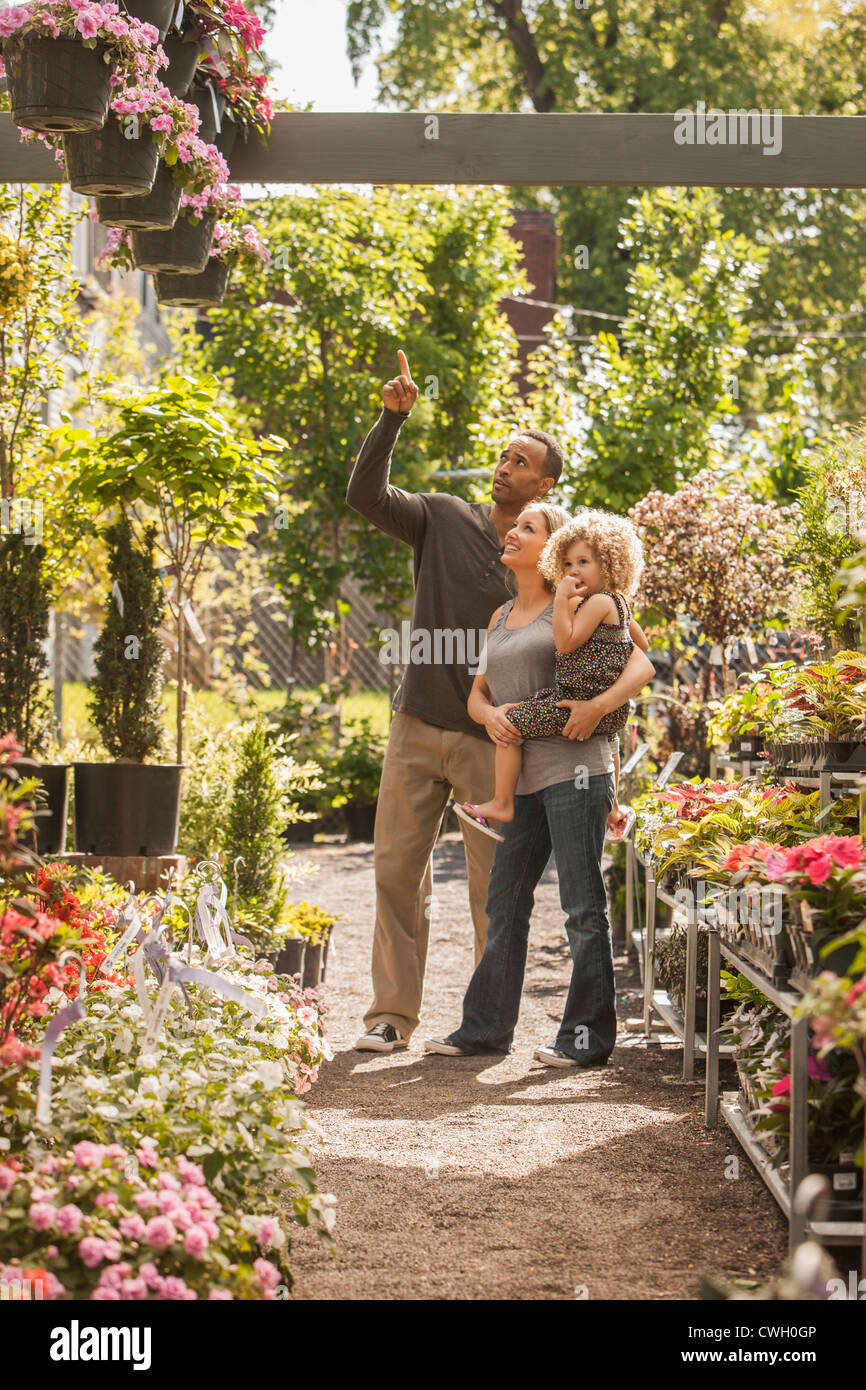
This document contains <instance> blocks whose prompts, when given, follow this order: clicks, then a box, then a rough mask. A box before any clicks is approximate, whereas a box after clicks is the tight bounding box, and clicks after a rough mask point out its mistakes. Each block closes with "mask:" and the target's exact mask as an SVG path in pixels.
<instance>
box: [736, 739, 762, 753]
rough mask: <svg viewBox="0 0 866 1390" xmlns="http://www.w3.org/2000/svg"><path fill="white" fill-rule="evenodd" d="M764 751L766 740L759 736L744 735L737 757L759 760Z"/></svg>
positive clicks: (739, 743)
mask: <svg viewBox="0 0 866 1390" xmlns="http://www.w3.org/2000/svg"><path fill="white" fill-rule="evenodd" d="M763 751H764V740H763V739H762V738H761V737H760V736H759V735H758V734H743V736H742V737H741V738H740V739H739V741H738V748H737V755H738V757H740V758H757V756H758V754H759V753H763Z"/></svg>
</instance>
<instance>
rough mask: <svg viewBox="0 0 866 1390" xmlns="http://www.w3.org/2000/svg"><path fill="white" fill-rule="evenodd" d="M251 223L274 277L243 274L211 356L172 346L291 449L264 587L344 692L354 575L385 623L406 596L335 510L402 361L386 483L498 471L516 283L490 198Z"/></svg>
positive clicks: (507, 412) (403, 195) (304, 207)
mask: <svg viewBox="0 0 866 1390" xmlns="http://www.w3.org/2000/svg"><path fill="white" fill-rule="evenodd" d="M249 212H250V214H251V216H252V217H253V218H254V220H255V222H256V224H257V226H258V228H259V231H260V234H261V235H262V238H263V240H264V242H265V244H266V246H267V247H268V249H269V250H270V252H271V255H272V261H271V264H270V265H269V266H261V267H257V266H253V267H251V268H244V269H241V268H240V267H239V269H238V272H237V274H236V277H235V278H234V280H233V283H232V286H231V288H230V291H229V294H228V295H227V297H226V300H225V302H224V304H223V305H222V306H221V307H220V308H218V309H214V310H211V311H210V313H209V316H208V321H209V332H208V338H207V340H206V341H205V342H204V343H203V344H198V343H195V342H190V340H189V339H188V338H187V339H185V340H182V341H185V343H186V346H185V353H186V357H185V360H187V361H188V362H191V363H200V364H201V365H202V366H203V367H204V368H206V369H209V370H212V371H213V372H215V373H217V374H220V375H223V376H224V378H225V380H226V382H227V384H229V385H230V386H231V388H232V390H233V391H234V393H235V395H236V396H237V398H238V400H239V401H240V402H241V404H242V406H243V408H244V410H245V411H246V412H247V414H248V418H249V420H250V421H251V424H252V425H253V427H254V428H255V429H256V430H264V431H267V430H272V429H279V430H280V432H281V433H282V434H283V435H284V436H285V437H286V439H287V440H288V442H289V446H290V471H289V473H288V474H287V476H286V488H287V493H288V499H289V505H288V506H287V507H284V508H283V509H282V510H281V511H280V512H279V513H277V514H275V515H274V517H273V518H272V523H271V526H270V528H269V531H268V537H267V539H268V542H269V545H270V547H271V549H272V552H273V556H274V562H273V573H274V577H275V579H276V581H277V583H278V585H279V587H280V589H281V591H282V593H283V595H284V597H285V600H286V603H287V606H288V607H289V608H290V610H291V619H292V629H291V631H292V636H293V638H294V639H295V641H296V642H297V643H298V644H299V646H300V647H301V649H303V647H306V646H313V645H320V644H322V643H323V642H325V641H331V640H332V642H333V650H332V651H330V652H329V655H328V662H329V665H328V670H327V672H326V675H327V677H328V679H336V678H338V677H339V676H340V674H341V673H342V672H343V671H344V669H345V667H346V662H347V657H348V650H349V649H348V638H347V634H346V632H345V624H344V622H343V619H344V618H345V615H346V613H347V612H348V610H349V604H348V601H347V599H346V597H345V594H344V586H345V581H346V577H347V576H348V575H349V574H352V575H354V576H356V577H357V578H358V579H359V580H360V581H361V582H362V584H363V585H364V586H365V587H366V589H367V591H368V592H369V593H370V595H371V596H373V597H374V598H375V600H376V601H377V602H381V600H382V595H383V594H384V595H387V602H388V604H389V607H391V608H392V610H393V611H394V612H395V614H396V613H397V612H403V611H404V609H405V605H406V604H407V602H408V599H409V596H410V593H411V580H410V577H409V567H408V565H407V562H406V561H407V557H406V551H405V547H403V546H400V545H398V544H397V543H396V542H393V541H390V540H389V539H387V538H386V537H383V536H382V535H381V534H380V533H379V532H377V531H376V530H375V528H373V527H371V526H369V524H368V523H366V522H364V521H362V520H360V519H359V518H358V517H357V516H356V515H355V513H354V512H352V511H351V510H350V509H349V508H348V507H347V506H346V504H345V500H344V498H345V489H346V482H347V479H348V475H349V472H350V470H351V467H352V464H353V462H354V459H355V457H356V455H357V452H358V449H359V447H360V445H361V442H362V440H363V437H364V435H365V433H366V432H367V430H368V429H369V427H370V425H371V424H372V423H373V421H374V420H375V418H376V416H377V415H378V413H379V411H380V410H381V383H382V381H383V380H387V378H388V377H390V376H392V375H393V374H394V372H395V370H396V348H397V346H400V345H402V346H405V348H406V351H407V353H408V355H409V358H410V360H411V361H412V362H413V364H415V367H416V371H417V374H418V380H419V384H420V386H421V400H420V401H419V404H418V407H417V409H416V412H415V413H414V414H413V420H412V428H411V430H409V431H407V432H406V434H405V437H404V438H403V439H401V441H400V449H399V456H398V458H396V459H395V481H396V482H398V483H399V484H400V485H401V486H405V487H407V488H410V489H419V488H423V487H424V485H425V482H427V480H428V476H429V473H430V472H431V471H433V470H436V469H440V468H448V467H451V466H461V467H471V466H473V465H474V464H476V463H479V462H481V461H483V462H490V461H491V459H492V457H494V456H495V455H494V450H495V449H496V448H498V445H499V443H500V441H501V433H502V430H503V428H504V426H505V425H506V424H507V422H508V420H509V418H510V416H511V415H513V413H514V410H515V409H516V401H517V393H516V381H515V370H516V365H517V351H516V349H517V344H516V340H515V338H514V335H513V334H512V332H511V330H510V329H509V327H508V325H507V323H506V321H505V320H504V318H503V316H502V315H501V314H500V312H499V307H498V306H499V302H500V300H501V299H502V297H503V296H504V295H505V294H508V293H514V292H515V291H516V290H518V289H519V288H520V287H521V286H522V285H523V284H524V283H525V281H524V280H523V278H522V277H521V275H520V273H519V270H518V268H517V262H518V256H519V253H518V250H517V247H516V245H515V243H514V241H513V240H512V238H511V237H510V236H509V234H508V230H507V228H508V223H509V221H510V217H509V201H508V198H507V196H506V195H505V194H504V193H503V192H502V191H499V190H493V189H483V190H480V191H477V192H471V193H470V192H466V191H463V190H454V189H425V190H416V189H405V188H391V189H388V188H374V189H373V190H372V191H363V192H346V191H337V192H334V191H331V190H326V189H322V190H317V191H316V192H315V193H313V194H304V195H302V196H301V195H299V196H291V197H289V196H286V197H280V198H272V199H269V200H267V201H265V202H262V203H259V204H252V205H250V206H249ZM430 485H431V486H432V483H431V484H430ZM446 485H447V486H448V487H449V490H455V491H464V492H465V491H468V490H469V488H468V485H467V483H466V482H465V481H464V480H462V479H456V478H455V479H454V480H453V481H450V480H449V483H448V484H446Z"/></svg>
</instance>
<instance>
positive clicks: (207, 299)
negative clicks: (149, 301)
mask: <svg viewBox="0 0 866 1390" xmlns="http://www.w3.org/2000/svg"><path fill="white" fill-rule="evenodd" d="M270 259H271V253H270V251H268V250H267V249H266V247H265V246H264V245H263V243H262V240H261V237H260V236H259V234H258V232H257V230H256V228H255V227H254V226H253V224H252V223H251V222H247V223H245V224H244V225H243V226H241V225H239V224H236V223H234V224H233V223H231V222H218V223H217V225H216V229H215V231H214V239H213V246H212V247H211V252H210V257H209V259H208V263H207V266H206V267H205V269H204V270H203V271H201V273H200V274H199V275H173V274H170V273H167V272H162V273H158V274H157V275H155V276H154V286H155V288H156V298H157V301H158V303H160V304H166V305H173V306H176V307H184V308H191V307H195V306H200V307H207V306H210V305H216V304H220V303H221V302H222V299H223V297H224V295H225V292H226V288H227V286H228V279H229V275H230V274H231V272H232V269H233V268H234V266H236V265H237V264H238V262H240V261H265V262H269V261H270Z"/></svg>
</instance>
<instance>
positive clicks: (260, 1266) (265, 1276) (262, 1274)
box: [253, 1258, 282, 1289]
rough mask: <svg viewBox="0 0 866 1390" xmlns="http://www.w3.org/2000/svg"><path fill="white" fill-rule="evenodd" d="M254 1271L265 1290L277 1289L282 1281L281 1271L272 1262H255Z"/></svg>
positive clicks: (260, 1260) (259, 1260)
mask: <svg viewBox="0 0 866 1390" xmlns="http://www.w3.org/2000/svg"><path fill="white" fill-rule="evenodd" d="M253 1269H254V1270H255V1272H256V1278H257V1279H258V1281H259V1283H260V1284H261V1286H262V1288H263V1289H275V1288H276V1287H277V1284H279V1282H280V1280H281V1277H282V1276H281V1275H280V1271H279V1270H278V1269H277V1267H276V1265H272V1264H271V1262H270V1260H263V1259H261V1258H260V1259H258V1260H253Z"/></svg>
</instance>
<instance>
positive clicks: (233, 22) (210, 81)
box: [190, 0, 273, 158]
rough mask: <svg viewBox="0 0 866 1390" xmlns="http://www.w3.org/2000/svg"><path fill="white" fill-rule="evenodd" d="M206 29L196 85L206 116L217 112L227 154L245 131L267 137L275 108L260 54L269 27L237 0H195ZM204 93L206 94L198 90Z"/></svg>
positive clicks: (216, 133) (218, 134) (217, 131)
mask: <svg viewBox="0 0 866 1390" xmlns="http://www.w3.org/2000/svg"><path fill="white" fill-rule="evenodd" d="M190 8H191V9H192V10H193V11H194V12H195V14H196V17H197V19H198V21H199V24H200V26H201V29H202V33H203V36H204V37H203V43H202V49H203V51H202V55H201V59H200V63H199V68H198V73H197V79H198V82H197V87H198V91H197V92H196V87H194V88H193V92H194V93H196V99H197V100H198V101H199V102H200V103H201V109H202V120H203V121H204V119H205V115H206V114H207V115H209V116H211V115H212V114H216V120H215V122H214V126H213V138H214V140H215V141H216V144H217V147H218V149H219V150H220V151H221V152H222V153H223V154H224V155H225V156H226V158H228V157H229V155H230V154H231V152H232V149H233V147H234V143H235V140H236V139H237V136H238V135H239V134H241V135H243V137H244V139H246V138H248V136H249V134H250V132H251V131H255V132H256V134H257V135H258V137H259V139H260V140H262V141H263V142H264V140H265V139H266V136H267V134H268V132H269V131H270V120H271V116H272V115H273V108H272V106H271V102H270V100H269V98H268V97H267V96H266V95H265V87H266V85H267V81H268V76H267V73H266V72H265V71H264V70H263V67H262V66H261V59H260V57H259V54H258V50H259V49H260V46H261V43H262V40H263V39H264V36H265V31H264V29H263V27H262V25H261V22H260V20H259V19H258V18H257V16H256V15H254V14H252V13H250V11H249V10H247V9H245V7H244V6H243V5H242V4H239V3H236V0H233V2H232V3H230V4H225V3H215V4H208V3H206V0H190ZM198 93H200V95H198Z"/></svg>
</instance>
